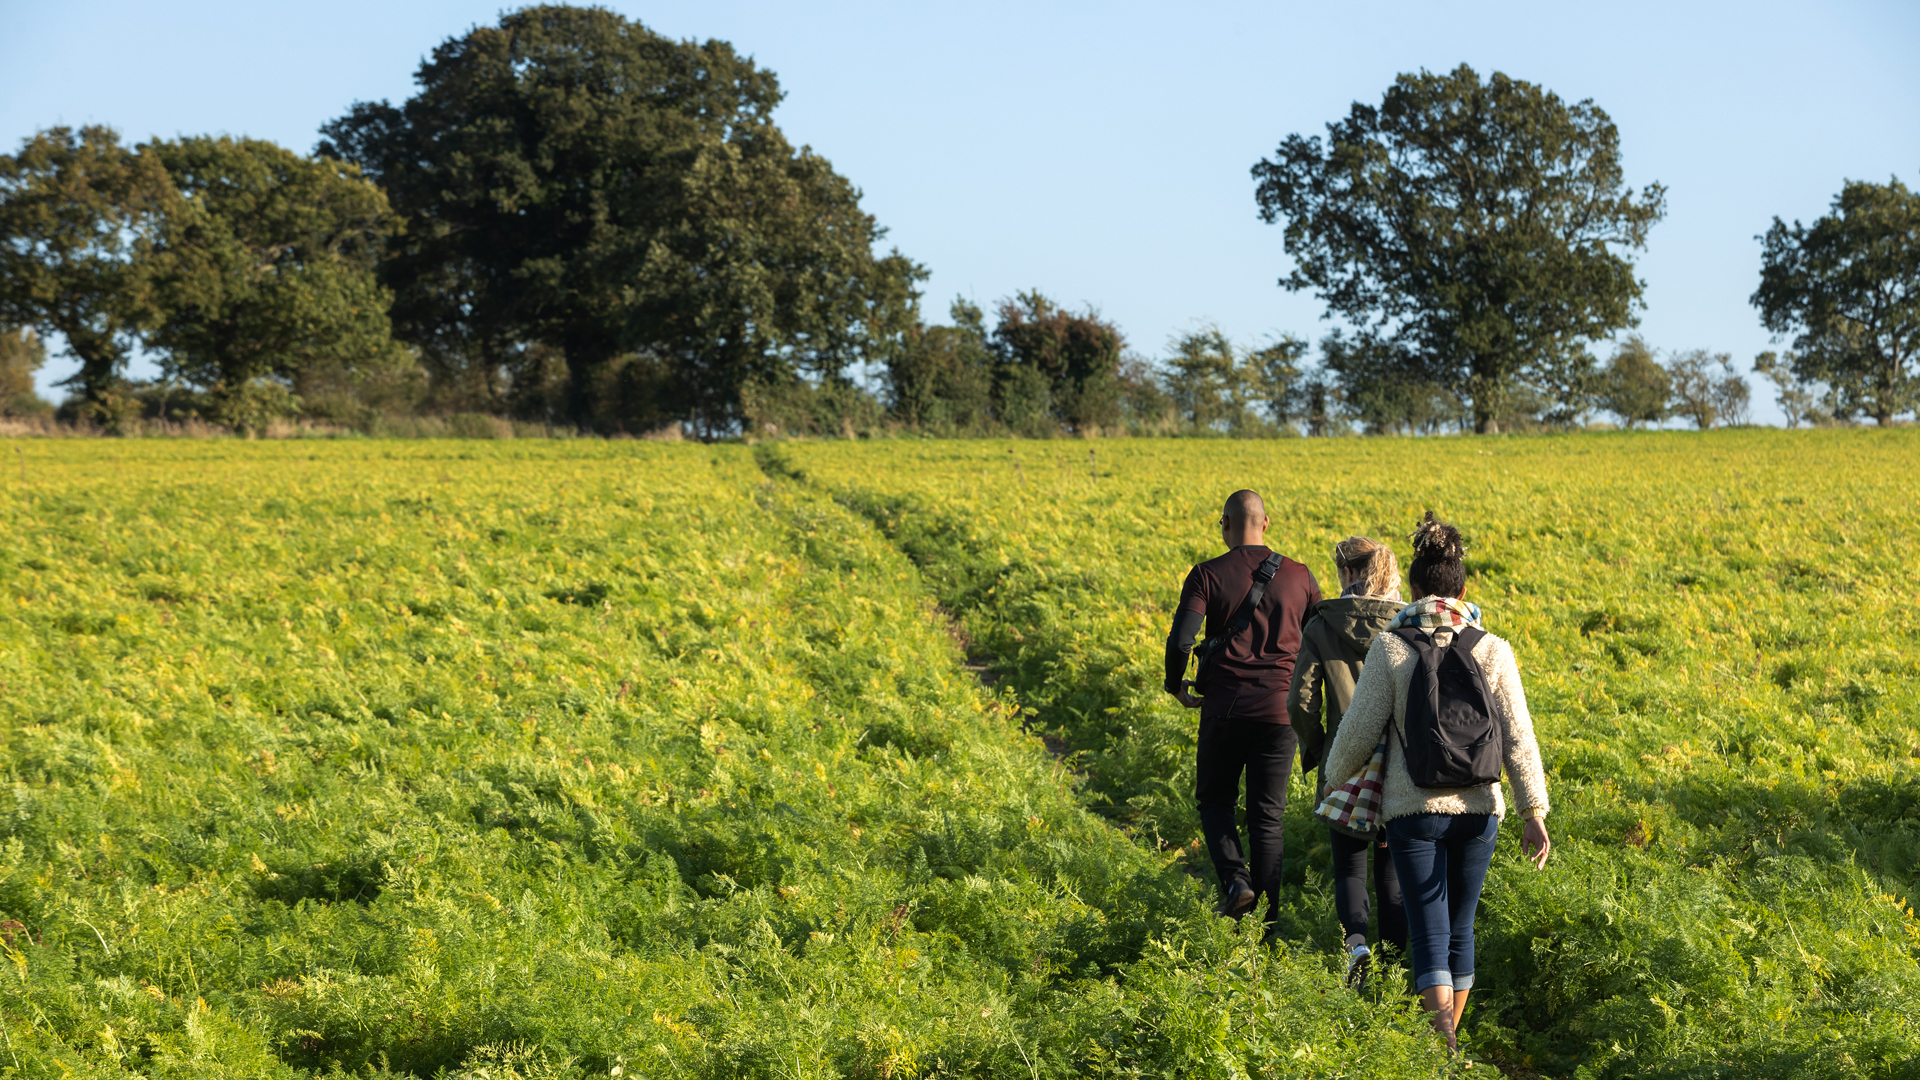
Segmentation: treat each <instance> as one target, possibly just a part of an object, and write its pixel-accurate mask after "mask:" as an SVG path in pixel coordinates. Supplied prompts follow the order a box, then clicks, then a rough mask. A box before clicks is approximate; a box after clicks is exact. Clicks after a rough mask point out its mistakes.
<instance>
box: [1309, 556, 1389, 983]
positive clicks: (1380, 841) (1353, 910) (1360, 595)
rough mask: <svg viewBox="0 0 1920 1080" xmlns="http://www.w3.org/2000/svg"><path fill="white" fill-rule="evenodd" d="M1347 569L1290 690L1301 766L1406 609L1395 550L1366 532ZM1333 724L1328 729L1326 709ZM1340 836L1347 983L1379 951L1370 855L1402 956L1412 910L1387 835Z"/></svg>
mask: <svg viewBox="0 0 1920 1080" xmlns="http://www.w3.org/2000/svg"><path fill="white" fill-rule="evenodd" d="M1333 562H1334V566H1335V567H1337V568H1338V569H1339V571H1340V595H1339V596H1338V597H1335V598H1334V599H1332V600H1323V601H1321V602H1320V603H1319V604H1317V605H1316V606H1315V607H1314V609H1313V614H1312V615H1311V616H1310V617H1309V618H1308V620H1307V623H1306V625H1305V626H1304V627H1302V628H1301V632H1300V653H1299V657H1298V659H1297V660H1295V662H1294V668H1293V687H1292V689H1291V690H1289V691H1288V693H1287V715H1288V717H1289V719H1290V720H1291V721H1292V723H1293V731H1294V734H1295V735H1296V736H1298V738H1299V740H1300V768H1301V769H1302V770H1303V771H1304V770H1310V769H1312V768H1313V767H1314V766H1315V765H1317V764H1319V762H1320V759H1321V757H1322V755H1323V754H1324V752H1325V750H1326V748H1327V747H1328V746H1329V745H1331V744H1332V742H1333V736H1334V733H1335V732H1336V731H1338V730H1339V729H1340V717H1341V715H1342V714H1344V713H1345V712H1346V711H1347V705H1348V703H1349V702H1351V701H1352V700H1353V684H1354V683H1355V682H1356V681H1358V680H1359V678H1360V667H1361V664H1362V663H1363V662H1364V661H1365V660H1366V658H1367V647H1368V646H1369V645H1371V644H1373V637H1374V635H1375V634H1378V633H1380V632H1381V631H1382V630H1385V629H1386V627H1387V624H1388V623H1390V622H1392V621H1393V617H1394V616H1395V615H1397V614H1399V613H1400V609H1401V608H1402V607H1403V606H1404V604H1403V602H1402V601H1401V599H1400V564H1399V561H1398V560H1396V559H1395V558H1394V557H1393V550H1392V549H1391V548H1389V547H1387V546H1386V545H1385V544H1382V543H1378V542H1376V541H1373V540H1369V539H1367V538H1366V537H1364V536H1350V537H1348V538H1347V539H1345V540H1342V541H1341V542H1340V543H1339V544H1337V545H1336V546H1335V547H1334V549H1333ZM1323 712H1324V713H1325V715H1326V727H1325V728H1324V729H1323V728H1322V727H1321V714H1322V713H1323ZM1326 788H1327V778H1326V776H1324V775H1322V776H1321V778H1320V790H1319V793H1318V796H1317V797H1318V798H1324V797H1325V796H1326V794H1327V791H1326ZM1327 832H1328V835H1329V837H1330V839H1331V840H1332V841H1333V907H1334V913H1335V914H1336V915H1338V916H1339V918H1340V926H1341V928H1342V929H1343V930H1345V931H1346V946H1345V947H1346V951H1347V981H1348V982H1349V983H1350V984H1357V983H1359V982H1361V981H1363V980H1365V978H1366V974H1367V970H1368V968H1369V966H1370V956H1371V950H1370V949H1368V947H1367V924H1368V921H1369V915H1370V912H1369V910H1368V905H1367V861H1368V859H1367V856H1368V853H1369V851H1371V853H1372V855H1373V860H1372V861H1373V887H1374V892H1375V893H1376V894H1377V896H1378V898H1379V901H1380V940H1381V941H1384V942H1387V943H1389V944H1391V945H1392V946H1393V947H1394V949H1395V950H1396V953H1397V955H1399V956H1402V957H1404V956H1405V955H1406V951H1407V909H1406V906H1405V904H1404V902H1403V901H1402V898H1401V896H1400V880H1399V878H1398V877H1396V876H1395V874H1394V872H1393V860H1392V859H1390V858H1388V857H1387V837H1386V834H1385V833H1384V832H1381V831H1377V830H1376V831H1374V832H1372V833H1360V832H1355V831H1353V830H1351V829H1348V828H1346V827H1345V826H1342V825H1335V824H1334V823H1332V822H1327Z"/></svg>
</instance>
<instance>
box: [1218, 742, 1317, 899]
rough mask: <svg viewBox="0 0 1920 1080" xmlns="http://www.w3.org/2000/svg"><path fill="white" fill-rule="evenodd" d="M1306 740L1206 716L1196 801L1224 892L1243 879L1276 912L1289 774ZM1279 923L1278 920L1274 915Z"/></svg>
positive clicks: (1283, 845) (1278, 897)
mask: <svg viewBox="0 0 1920 1080" xmlns="http://www.w3.org/2000/svg"><path fill="white" fill-rule="evenodd" d="M1297 743H1298V741H1297V740H1296V739H1295V737H1294V734H1293V726H1292V725H1290V724H1275V723H1270V722H1268V721H1265V720H1248V719H1244V718H1236V717H1234V716H1233V715H1231V714H1229V715H1227V716H1223V717H1218V718H1214V719H1208V718H1207V717H1205V716H1202V717H1201V719H1200V747H1199V755H1198V756H1199V760H1198V761H1197V762H1196V765H1197V769H1196V772H1197V773H1198V775H1197V776H1196V777H1195V780H1194V801H1195V802H1197V803H1199V804H1200V832H1201V834H1202V835H1203V836H1205V837H1206V841H1207V854H1208V855H1210V856H1212V857H1213V870H1214V873H1216V874H1218V875H1219V876H1220V889H1221V891H1222V892H1223V893H1224V892H1225V891H1226V889H1227V887H1228V886H1229V885H1231V884H1232V883H1233V882H1234V881H1235V880H1236V879H1237V880H1240V881H1244V882H1246V883H1247V884H1249V885H1251V886H1253V891H1254V892H1256V893H1258V894H1259V895H1261V896H1264V897H1266V898H1267V910H1268V912H1272V911H1273V910H1274V909H1275V908H1277V907H1278V906H1279V900H1280V855H1281V852H1282V851H1283V850H1284V848H1285V839H1284V834H1283V832H1282V829H1281V819H1282V818H1283V817H1284V816H1285V814H1286V810H1287V777H1288V775H1289V774H1291V773H1292V772H1293V751H1294V747H1295V746H1296V745H1297ZM1243 774H1244V775H1245V776H1246V780H1247V842H1246V844H1245V845H1244V846H1243V845H1242V844H1241V843H1240V830H1239V828H1238V827H1237V823H1236V822H1235V821H1234V817H1235V811H1236V810H1237V809H1238V808H1239V803H1240V778H1241V776H1242V775H1243ZM1269 917H1270V918H1271V915H1269Z"/></svg>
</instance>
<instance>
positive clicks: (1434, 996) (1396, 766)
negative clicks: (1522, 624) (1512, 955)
mask: <svg viewBox="0 0 1920 1080" xmlns="http://www.w3.org/2000/svg"><path fill="white" fill-rule="evenodd" d="M1413 541H1414V562H1413V566H1412V568H1411V569H1410V571H1409V572H1408V575H1407V576H1408V579H1409V583H1410V584H1411V585H1412V586H1413V596H1414V602H1413V603H1412V604H1409V605H1408V606H1407V608H1406V609H1405V610H1403V611H1402V612H1401V613H1400V614H1399V615H1397V616H1395V617H1394V622H1393V624H1392V627H1390V628H1389V632H1386V633H1381V634H1379V635H1377V636H1375V637H1374V639H1373V644H1372V645H1371V646H1370V647H1369V648H1368V650H1367V659H1366V663H1365V666H1364V667H1363V668H1362V670H1361V674H1360V679H1359V681H1358V682H1357V683H1356V684H1355V685H1354V688H1353V703H1352V704H1351V705H1350V706H1348V708H1347V712H1346V715H1345V716H1344V717H1342V719H1341V721H1340V729H1339V732H1338V734H1337V735H1335V737H1334V740H1333V745H1332V746H1330V747H1329V748H1328V749H1327V756H1326V762H1325V764H1324V765H1322V769H1323V770H1324V772H1323V775H1325V776H1326V777H1328V779H1329V781H1330V782H1332V783H1339V782H1340V780H1342V779H1344V778H1346V777H1349V776H1352V775H1354V774H1356V773H1358V772H1359V771H1360V770H1361V769H1362V768H1364V767H1365V766H1366V764H1367V760H1368V759H1369V758H1370V757H1372V756H1373V751H1374V747H1375V746H1377V745H1378V744H1379V743H1380V742H1381V741H1382V740H1383V739H1384V741H1385V742H1386V744H1387V767H1386V771H1385V774H1384V776H1383V777H1382V780H1381V803H1382V807H1381V818H1382V819H1383V820H1384V821H1385V822H1386V832H1387V847H1388V851H1389V852H1390V853H1391V854H1392V857H1393V862H1394V869H1395V871H1396V873H1397V875H1398V877H1399V879H1400V887H1401V889H1402V891H1403V893H1404V895H1405V898H1406V908H1407V923H1408V930H1409V935H1408V936H1409V938H1410V946H1411V948H1410V951H1411V953H1412V956H1411V957H1410V960H1411V962H1412V969H1413V972H1414V975H1415V988H1416V989H1417V990H1419V991H1420V994H1421V997H1422V999H1423V1001H1424V1002H1425V1004H1426V1007H1427V1009H1428V1010H1429V1011H1430V1012H1432V1013H1433V1022H1434V1027H1435V1028H1436V1029H1437V1030H1439V1031H1440V1033H1441V1034H1443V1035H1445V1036H1446V1038H1447V1043H1448V1045H1450V1046H1451V1045H1454V1043H1455V1038H1454V1028H1455V1026H1456V1023H1457V1020H1458V1018H1459V1016H1460V1015H1461V1014H1462V1013H1463V1012H1464V1011H1465V1008H1466V1002H1467V994H1468V992H1469V991H1470V990H1471V989H1472V988H1473V915H1474V910H1475V908H1476V907H1478V905H1479V902H1480V887H1481V884H1482V883H1483V882H1484V881H1485V880H1486V873H1487V867H1488V865H1489V864H1490V863H1491V862H1492V859H1493V848H1494V840H1495V838H1496V836H1497V835H1498V829H1499V824H1500V819H1501V818H1502V817H1504V816H1505V815H1506V809H1507V807H1506V800H1505V798H1504V797H1503V795H1502V793H1501V790H1500V785H1499V784H1497V783H1493V784H1483V785H1480V786H1478V787H1467V788H1424V787H1420V786H1418V785H1416V784H1415V783H1414V782H1413V777H1412V776H1411V775H1410V774H1409V773H1408V772H1407V763H1406V752H1405V750H1404V745H1405V744H1404V740H1405V738H1406V729H1405V717H1406V715H1407V691H1408V688H1409V686H1410V685H1411V683H1412V681H1413V674H1414V667H1415V661H1416V657H1415V654H1414V651H1413V648H1412V647H1411V646H1410V645H1408V644H1407V642H1406V641H1404V640H1402V639H1401V638H1400V637H1399V636H1398V635H1397V634H1394V633H1392V632H1390V631H1391V629H1392V628H1397V627H1402V626H1412V627H1415V628H1417V629H1420V630H1422V631H1424V632H1425V633H1427V634H1428V635H1429V636H1431V638H1432V639H1433V642H1434V644H1435V645H1436V646H1438V647H1440V648H1445V647H1446V646H1447V645H1449V644H1451V643H1452V641H1453V637H1454V634H1455V633H1457V632H1458V631H1459V630H1461V629H1463V628H1465V627H1468V626H1472V627H1475V628H1476V629H1478V628H1479V623H1480V611H1479V608H1477V607H1475V606H1474V605H1472V604H1469V603H1466V602H1465V600H1464V595H1465V592H1466V567H1465V564H1464V562H1463V561H1462V559H1463V557H1464V555H1465V546H1464V544H1463V543H1462V542H1461V540H1460V534H1459V532H1458V531H1456V530H1455V529H1454V528H1453V527H1452V526H1450V525H1445V524H1443V523H1441V522H1438V521H1435V520H1434V518H1433V514H1432V513H1431V512H1429V513H1428V514H1427V517H1426V520H1425V521H1424V522H1422V523H1421V525H1420V528H1419V529H1418V530H1417V531H1416V532H1415V533H1414V537H1413ZM1472 653H1473V658H1474V661H1475V663H1477V664H1478V665H1479V666H1480V670H1481V672H1482V673H1483V674H1484V675H1485V676H1486V681H1487V691H1488V693H1489V695H1490V697H1491V698H1492V700H1491V702H1490V704H1491V705H1492V707H1493V713H1494V717H1495V719H1496V721H1497V722H1498V724H1499V727H1500V735H1501V739H1502V745H1503V748H1504V751H1505V765H1506V775H1507V779H1508V780H1509V781H1510V782H1511V783H1512V784H1513V788H1514V794H1515V800H1516V802H1517V803H1518V804H1519V807H1518V809H1519V812H1520V814H1521V816H1522V818H1523V819H1524V829H1523V836H1522V844H1523V846H1524V848H1525V849H1526V851H1527V854H1528V857H1529V858H1531V859H1532V860H1533V862H1534V865H1535V866H1536V867H1544V866H1545V865H1546V860H1547V851H1548V848H1549V846H1550V842H1549V840H1548V838H1547V830H1546V824H1545V818H1546V814H1547V809H1548V803H1547V781H1546V775H1545V773H1544V771H1543V770H1542V768H1541V763H1540V747H1539V745H1538V744H1537V743H1536V742H1535V741H1534V737H1533V720H1532V717H1530V716H1529V715H1528V713H1527V695H1526V691H1525V690H1524V689H1523V688H1522V687H1521V685H1520V671H1519V668H1518V667H1517V666H1516V665H1515V664H1514V660H1513V649H1512V648H1511V647H1510V646H1509V645H1508V644H1507V643H1506V642H1505V641H1503V640H1501V639H1500V638H1498V637H1495V636H1493V635H1492V634H1486V635H1485V636H1483V637H1481V638H1480V640H1479V641H1478V642H1477V643H1475V645H1474V646H1473V649H1472Z"/></svg>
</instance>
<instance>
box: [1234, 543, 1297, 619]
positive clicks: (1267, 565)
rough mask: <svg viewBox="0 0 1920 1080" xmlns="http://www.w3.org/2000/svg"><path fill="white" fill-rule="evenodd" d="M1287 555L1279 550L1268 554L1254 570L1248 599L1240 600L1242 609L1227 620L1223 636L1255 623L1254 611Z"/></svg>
mask: <svg viewBox="0 0 1920 1080" xmlns="http://www.w3.org/2000/svg"><path fill="white" fill-rule="evenodd" d="M1285 558H1286V556H1284V555H1282V554H1280V553H1279V552H1277V551H1276V552H1274V553H1273V554H1271V555H1268V556H1267V557H1266V559H1265V560H1264V561H1262V562H1261V563H1260V565H1259V566H1258V567H1255V568H1254V571H1253V585H1252V587H1250V588H1249V589H1247V597H1246V599H1244V600H1242V601H1240V609H1239V610H1238V611H1235V612H1234V613H1233V618H1232V619H1230V620H1228V621H1227V630H1226V633H1225V634H1223V635H1222V636H1223V637H1227V638H1232V637H1235V636H1237V635H1238V634H1239V633H1240V631H1242V630H1245V629H1246V628H1247V627H1249V626H1252V625H1253V613H1254V612H1255V611H1257V610H1259V607H1260V601H1262V600H1264V599H1266V596H1267V586H1268V585H1269V584H1271V583H1272V581H1273V575H1275V574H1277V573H1279V572H1280V563H1281V562H1282V561H1283V560H1284V559H1285Z"/></svg>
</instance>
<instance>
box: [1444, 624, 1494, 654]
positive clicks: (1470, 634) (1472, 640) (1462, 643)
mask: <svg viewBox="0 0 1920 1080" xmlns="http://www.w3.org/2000/svg"><path fill="white" fill-rule="evenodd" d="M1486 636H1487V632H1486V631H1485V630H1482V629H1480V628H1479V627H1477V626H1463V627H1461V628H1460V629H1459V630H1458V631H1456V632H1455V633H1454V635H1453V644H1452V645H1450V646H1448V647H1449V648H1451V649H1453V650H1455V651H1456V652H1458V653H1460V655H1461V656H1462V657H1464V658H1465V659H1468V660H1471V659H1473V647H1474V646H1475V645H1478V644H1480V639H1481V638H1483V637H1486Z"/></svg>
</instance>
